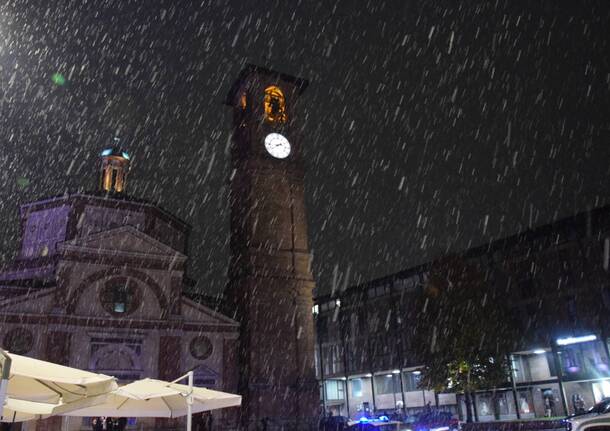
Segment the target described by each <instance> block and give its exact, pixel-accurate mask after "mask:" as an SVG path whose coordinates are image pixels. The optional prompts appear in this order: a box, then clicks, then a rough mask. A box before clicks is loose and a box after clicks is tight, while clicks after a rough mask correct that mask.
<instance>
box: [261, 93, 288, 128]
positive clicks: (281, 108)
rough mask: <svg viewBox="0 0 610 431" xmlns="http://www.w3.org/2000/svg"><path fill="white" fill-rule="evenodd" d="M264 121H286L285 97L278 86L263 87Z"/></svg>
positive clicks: (276, 122) (280, 122)
mask: <svg viewBox="0 0 610 431" xmlns="http://www.w3.org/2000/svg"><path fill="white" fill-rule="evenodd" d="M264 107H265V121H267V122H268V123H271V124H284V123H285V122H286V119H287V117H286V98H285V97H284V93H283V92H282V90H280V88H279V87H277V86H275V85H272V86H270V87H267V88H265V99H264Z"/></svg>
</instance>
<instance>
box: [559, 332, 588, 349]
mask: <svg viewBox="0 0 610 431" xmlns="http://www.w3.org/2000/svg"><path fill="white" fill-rule="evenodd" d="M595 340H597V335H593V334H590V335H581V336H579V337H566V338H558V339H557V345H558V346H568V345H570V344H578V343H586V342H587V341H595Z"/></svg>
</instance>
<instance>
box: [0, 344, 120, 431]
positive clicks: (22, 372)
mask: <svg viewBox="0 0 610 431" xmlns="http://www.w3.org/2000/svg"><path fill="white" fill-rule="evenodd" d="M0 355H1V356H2V357H3V358H4V361H3V362H4V366H3V370H2V371H3V373H4V374H5V375H6V376H7V377H8V378H7V379H6V381H5V383H4V387H5V395H6V399H5V400H4V402H2V400H1V399H0V402H2V406H0V407H2V411H1V412H0V415H1V416H2V421H8V422H12V421H13V418H14V419H15V421H18V419H17V418H30V417H31V418H33V419H35V418H39V417H48V416H51V415H54V414H59V413H64V412H66V411H68V410H70V409H79V408H83V407H87V406H90V405H93V404H99V403H101V402H104V401H105V399H106V396H107V395H108V394H109V393H110V392H111V391H113V390H114V389H116V388H117V387H118V386H117V384H116V379H115V378H114V377H110V376H105V375H103V374H95V373H91V372H89V371H83V370H79V369H76V368H70V367H65V366H62V365H57V364H54V363H51V362H46V361H41V360H38V359H32V358H28V357H26V356H20V355H15V354H12V353H8V352H5V351H3V350H2V349H0ZM0 395H2V394H0ZM0 398H1V397H0ZM21 420H28V419H21Z"/></svg>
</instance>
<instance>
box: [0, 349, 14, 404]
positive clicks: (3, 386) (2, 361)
mask: <svg viewBox="0 0 610 431" xmlns="http://www.w3.org/2000/svg"><path fill="white" fill-rule="evenodd" d="M10 372H11V357H10V356H9V355H8V353H7V352H5V351H4V350H2V349H0V377H1V378H2V380H0V409H2V410H3V409H4V401H5V399H6V391H7V388H8V378H9V375H10ZM2 410H0V414H2Z"/></svg>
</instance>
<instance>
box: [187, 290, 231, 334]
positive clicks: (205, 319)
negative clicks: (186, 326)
mask: <svg viewBox="0 0 610 431" xmlns="http://www.w3.org/2000/svg"><path fill="white" fill-rule="evenodd" d="M182 316H183V317H184V320H185V321H187V322H189V321H192V322H198V323H205V324H209V325H228V326H234V327H237V326H239V324H238V323H237V322H236V321H235V320H233V319H231V318H230V317H227V316H225V315H224V314H221V313H219V312H217V311H214V310H212V309H211V308H209V307H206V306H205V305H203V304H200V303H198V302H195V301H193V300H191V299H188V298H186V297H184V296H183V297H182Z"/></svg>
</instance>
